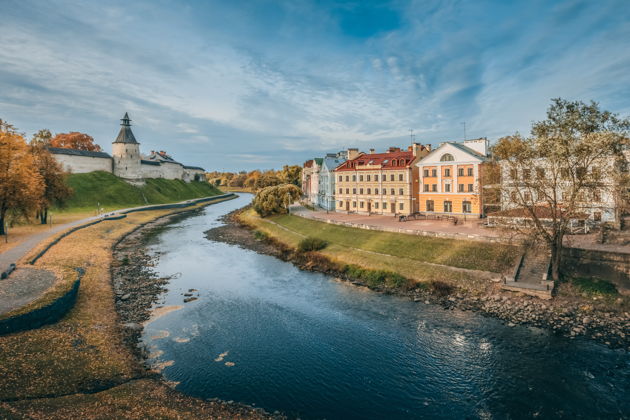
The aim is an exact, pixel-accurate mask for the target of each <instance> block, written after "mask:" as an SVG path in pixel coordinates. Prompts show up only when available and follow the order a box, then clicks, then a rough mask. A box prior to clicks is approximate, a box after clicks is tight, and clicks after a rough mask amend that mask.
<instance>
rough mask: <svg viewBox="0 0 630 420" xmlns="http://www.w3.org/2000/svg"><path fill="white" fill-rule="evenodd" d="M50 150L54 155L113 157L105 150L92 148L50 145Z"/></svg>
mask: <svg viewBox="0 0 630 420" xmlns="http://www.w3.org/2000/svg"><path fill="white" fill-rule="evenodd" d="M48 150H49V151H50V153H52V154H53V155H72V156H86V157H93V158H105V159H111V158H112V157H111V156H110V155H108V154H107V153H105V152H92V151H90V150H78V149H64V148H61V147H48Z"/></svg>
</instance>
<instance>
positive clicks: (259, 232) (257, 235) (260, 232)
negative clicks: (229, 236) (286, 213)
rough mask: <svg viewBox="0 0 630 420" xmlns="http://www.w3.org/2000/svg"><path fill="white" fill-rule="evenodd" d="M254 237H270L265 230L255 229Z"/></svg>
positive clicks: (258, 238)
mask: <svg viewBox="0 0 630 420" xmlns="http://www.w3.org/2000/svg"><path fill="white" fill-rule="evenodd" d="M254 239H256V240H257V241H266V240H267V239H269V235H267V234H266V233H265V232H263V231H260V230H255V231H254Z"/></svg>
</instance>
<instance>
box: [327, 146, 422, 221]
mask: <svg viewBox="0 0 630 420" xmlns="http://www.w3.org/2000/svg"><path fill="white" fill-rule="evenodd" d="M429 150H430V147H429V146H422V145H420V144H417V143H416V144H414V145H412V146H409V148H408V149H407V150H404V151H403V150H401V149H400V148H397V147H390V148H389V150H388V151H387V152H385V153H375V152H374V150H371V151H370V153H362V152H359V151H358V149H348V157H347V159H348V160H347V161H346V162H344V163H343V164H341V165H340V166H339V167H338V168H337V169H336V170H335V171H334V173H335V177H336V182H335V184H336V185H335V190H336V194H335V199H336V202H337V204H336V211H340V212H349V213H350V212H353V213H361V214H391V215H398V214H399V215H407V214H411V213H414V212H416V211H417V210H418V206H417V203H416V201H415V200H414V197H413V195H414V194H413V185H414V184H417V183H418V177H417V171H416V170H414V169H415V164H416V163H417V162H418V161H419V160H420V158H422V157H423V156H425V155H426V154H428V153H429Z"/></svg>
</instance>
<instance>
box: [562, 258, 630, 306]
mask: <svg viewBox="0 0 630 420" xmlns="http://www.w3.org/2000/svg"><path fill="white" fill-rule="evenodd" d="M563 257H564V267H566V269H567V270H569V271H571V272H572V273H573V274H574V275H578V276H587V277H591V276H592V277H598V278H601V279H604V280H607V281H609V282H611V283H613V284H614V285H615V286H617V289H618V290H619V292H620V293H622V294H625V295H630V254H624V253H617V252H609V251H597V250H588V249H578V248H565V250H564V255H563Z"/></svg>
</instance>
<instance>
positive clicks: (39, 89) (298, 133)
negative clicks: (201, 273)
mask: <svg viewBox="0 0 630 420" xmlns="http://www.w3.org/2000/svg"><path fill="white" fill-rule="evenodd" d="M0 16H2V19H1V22H2V23H1V29H0V119H3V120H6V121H8V122H9V123H11V124H13V125H14V126H16V127H17V128H18V129H19V130H20V131H21V132H24V133H25V134H26V135H27V136H29V137H30V136H31V135H32V134H33V133H34V132H36V131H37V130H39V129H41V128H48V129H50V130H51V131H53V133H60V132H69V131H80V132H85V133H88V134H90V135H92V136H93V137H94V138H95V141H96V142H97V143H98V144H100V145H101V146H102V147H103V149H104V150H105V151H107V152H111V144H110V143H111V142H112V141H113V140H114V139H115V137H116V135H117V133H118V130H119V126H118V125H119V124H120V121H119V120H120V118H122V116H123V115H124V113H125V112H129V115H130V117H131V119H132V120H133V121H132V124H133V131H134V134H135V136H136V138H137V139H138V141H139V142H140V143H141V151H142V152H143V153H148V152H150V151H151V150H165V151H166V152H167V153H169V154H171V155H173V156H174V157H175V159H176V160H178V161H180V162H182V163H184V164H187V165H195V166H203V167H204V168H206V170H208V171H212V170H219V171H223V170H251V169H257V168H259V169H268V168H279V167H281V166H282V165H284V164H302V163H303V162H304V161H305V160H307V159H311V158H313V157H317V156H322V155H323V154H325V153H327V152H336V151H339V150H344V149H347V148H349V147H358V148H360V149H361V150H368V149H371V148H375V149H376V150H384V149H386V148H387V147H389V146H401V147H405V146H407V145H409V144H410V141H411V137H410V131H409V130H410V129H412V130H413V134H414V135H415V141H416V142H420V143H423V144H432V145H434V146H435V145H437V144H439V143H440V142H443V141H461V140H463V139H464V135H466V137H467V138H477V137H487V138H488V139H489V140H490V141H491V142H493V141H496V139H498V138H500V137H501V136H505V135H509V134H513V133H514V132H517V131H518V132H520V133H522V134H528V133H529V129H530V127H531V123H532V122H533V121H538V120H541V119H544V117H545V111H546V109H547V107H548V106H549V104H550V102H551V99H552V98H556V97H562V98H565V99H570V100H582V101H590V100H594V101H597V102H599V103H600V105H601V107H602V108H604V109H607V110H609V111H612V112H615V113H619V114H621V115H622V116H628V115H630V41H629V40H630V7H629V6H628V0H619V1H614V0H610V1H607V0H601V1H580V0H569V1H550V0H544V1H539V0H523V1H513V0H474V1H473V0H471V1H430V0H427V1H398V0H393V1H377V0H374V1H367V0H365V1H359V0H357V1H333V0H330V1H327V0H314V1H309V0H288V1H282V0H269V1H266V0H252V1H248V0H240V1H227V0H225V1H213V0H209V1H179V0H148V1H144V0H134V1H105V0H100V1H85V0H82V1H70V0H47V1H44V0H40V1H31V0H0ZM464 123H465V125H464ZM464 127H465V134H464Z"/></svg>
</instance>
